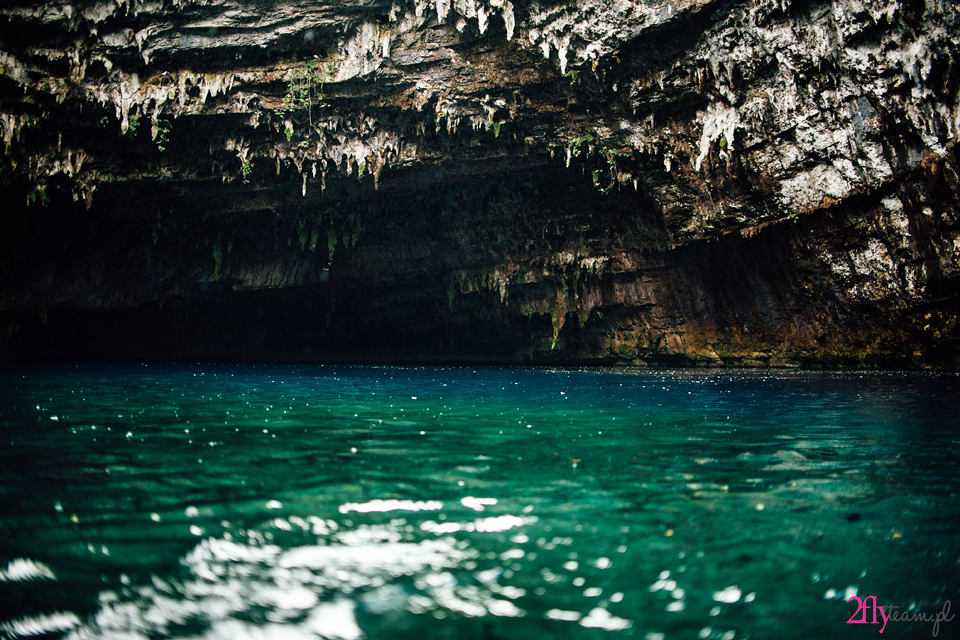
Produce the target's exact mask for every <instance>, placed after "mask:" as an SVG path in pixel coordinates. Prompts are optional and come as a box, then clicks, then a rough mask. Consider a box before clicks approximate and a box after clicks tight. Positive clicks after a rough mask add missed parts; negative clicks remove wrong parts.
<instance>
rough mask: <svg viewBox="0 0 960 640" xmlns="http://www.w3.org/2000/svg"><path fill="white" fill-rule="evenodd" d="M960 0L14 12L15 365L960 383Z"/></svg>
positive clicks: (242, 2)
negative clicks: (497, 370)
mask: <svg viewBox="0 0 960 640" xmlns="http://www.w3.org/2000/svg"><path fill="white" fill-rule="evenodd" d="M957 33H960V5H957V4H955V3H953V2H947V1H943V2H941V1H937V0H916V1H909V2H897V1H888V0H876V1H859V0H832V1H829V2H816V1H811V2H799V1H798V2H790V1H789V0H782V1H776V2H771V1H766V0H677V1H662V0H650V1H648V2H641V1H632V0H611V1H610V2H601V3H597V2H587V1H585V0H580V1H574V2H549V1H542V2H526V1H524V0H452V1H451V0H435V1H434V2H423V1H421V0H396V1H391V2H386V1H382V0H366V1H364V2H340V1H329V2H306V1H297V0H228V1H226V2H221V1H217V2H214V1H212V0H145V1H137V0H97V1H84V0H76V1H73V2H66V1H48V2H42V3H28V2H25V1H23V0H10V1H9V2H7V3H5V4H4V6H3V7H0V129H2V138H3V155H2V158H0V193H2V196H3V202H4V210H3V213H2V219H0V358H2V359H6V360H18V359H27V360H29V359H181V360H182V359H192V360H198V359H201V360H239V361H244V360H249V361H353V362H381V361H393V362H400V361H405V362H412V361H432V362H508V363H584V364H592V363H605V364H624V363H651V364H668V365H701V366H723V365H726V366H731V365H740V366H754V367H760V366H763V367H765V366H774V367H787V366H798V365H805V366H909V367H942V368H952V369H956V368H960V326H958V320H957V312H958V307H960V298H958V292H960V224H958V223H960V220H958V216H960V192H958V183H960V178H958V173H960V164H958V161H960V158H958V154H957V147H956V143H957V140H958V137H960V68H958V64H960V56H958V49H960V44H958V39H957V37H956V35H955V34H957Z"/></svg>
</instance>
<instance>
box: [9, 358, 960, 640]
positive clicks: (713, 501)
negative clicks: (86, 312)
mask: <svg viewBox="0 0 960 640" xmlns="http://www.w3.org/2000/svg"><path fill="white" fill-rule="evenodd" d="M958 401H960V377H958V376H957V375H956V374H932V373H929V374H928V373H858V372H846V373H803V372H788V373H783V374H768V373H748V372H703V371H700V372H698V371H688V372H657V371H649V370H647V371H645V370H578V369H521V368H517V369H512V368H478V369H474V368H391V367H320V366H297V367H284V366H276V367H253V366H199V365H197V366H153V365H151V366H82V367H68V366H59V367H37V368H29V369H6V370H0V541H2V542H0V594H2V598H0V635H6V636H7V637H24V636H31V635H38V634H40V633H43V632H46V633H48V634H49V637H65V638H71V639H73V638H77V639H81V638H124V639H128V638H130V639H132V638H224V639H226V638H229V639H231V640H238V639H242V638H256V639H261V638H270V639H274V638H276V639H286V638H291V639H299V638H342V639H349V640H353V639H356V638H391V639H393V638H418V639H422V638H456V639H461V638H490V639H493V638H567V637H575V638H614V637H619V636H631V637H635V638H644V639H646V640H657V639H664V640H666V639H673V638H723V639H727V640H731V639H733V638H779V639H792V638H797V639H799V638H804V639H807V638H849V637H854V638H856V637H868V636H869V637H875V636H877V634H878V632H879V629H880V627H881V625H880V624H879V622H878V624H869V623H868V624H847V620H848V619H850V618H851V616H853V615H854V614H855V611H856V606H855V601H853V602H851V603H846V602H845V600H847V599H848V598H849V596H851V595H857V596H858V597H859V598H861V599H863V598H865V597H867V596H876V600H877V604H879V605H881V606H885V605H895V606H897V607H899V609H898V612H907V611H908V610H910V614H911V615H913V614H916V613H920V614H924V613H925V614H927V615H928V616H929V617H930V618H931V619H932V618H933V617H935V614H936V613H938V612H942V611H943V608H944V606H945V603H946V602H947V601H949V600H952V605H953V606H954V608H953V612H952V613H950V614H949V616H948V617H952V615H953V614H955V613H957V612H958V610H960V500H958V492H960V480H958V474H957V461H958V452H960V402H958ZM868 602H869V601H868ZM890 611H892V610H891V609H890V608H889V607H887V608H886V609H885V612H890ZM872 615H873V609H872V608H871V612H870V613H869V614H867V616H866V619H867V620H868V621H870V620H871V618H872ZM877 618H878V620H880V619H882V618H883V614H878V616H877ZM933 628H934V624H933V623H932V622H910V621H903V620H897V621H894V620H889V621H888V622H887V624H886V627H885V631H884V635H883V636H878V637H894V638H904V637H918V638H919V637H932V631H933ZM937 630H938V633H939V637H940V638H953V637H960V620H954V621H952V622H951V621H948V620H944V621H942V622H941V623H940V624H939V628H938V629H937Z"/></svg>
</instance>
